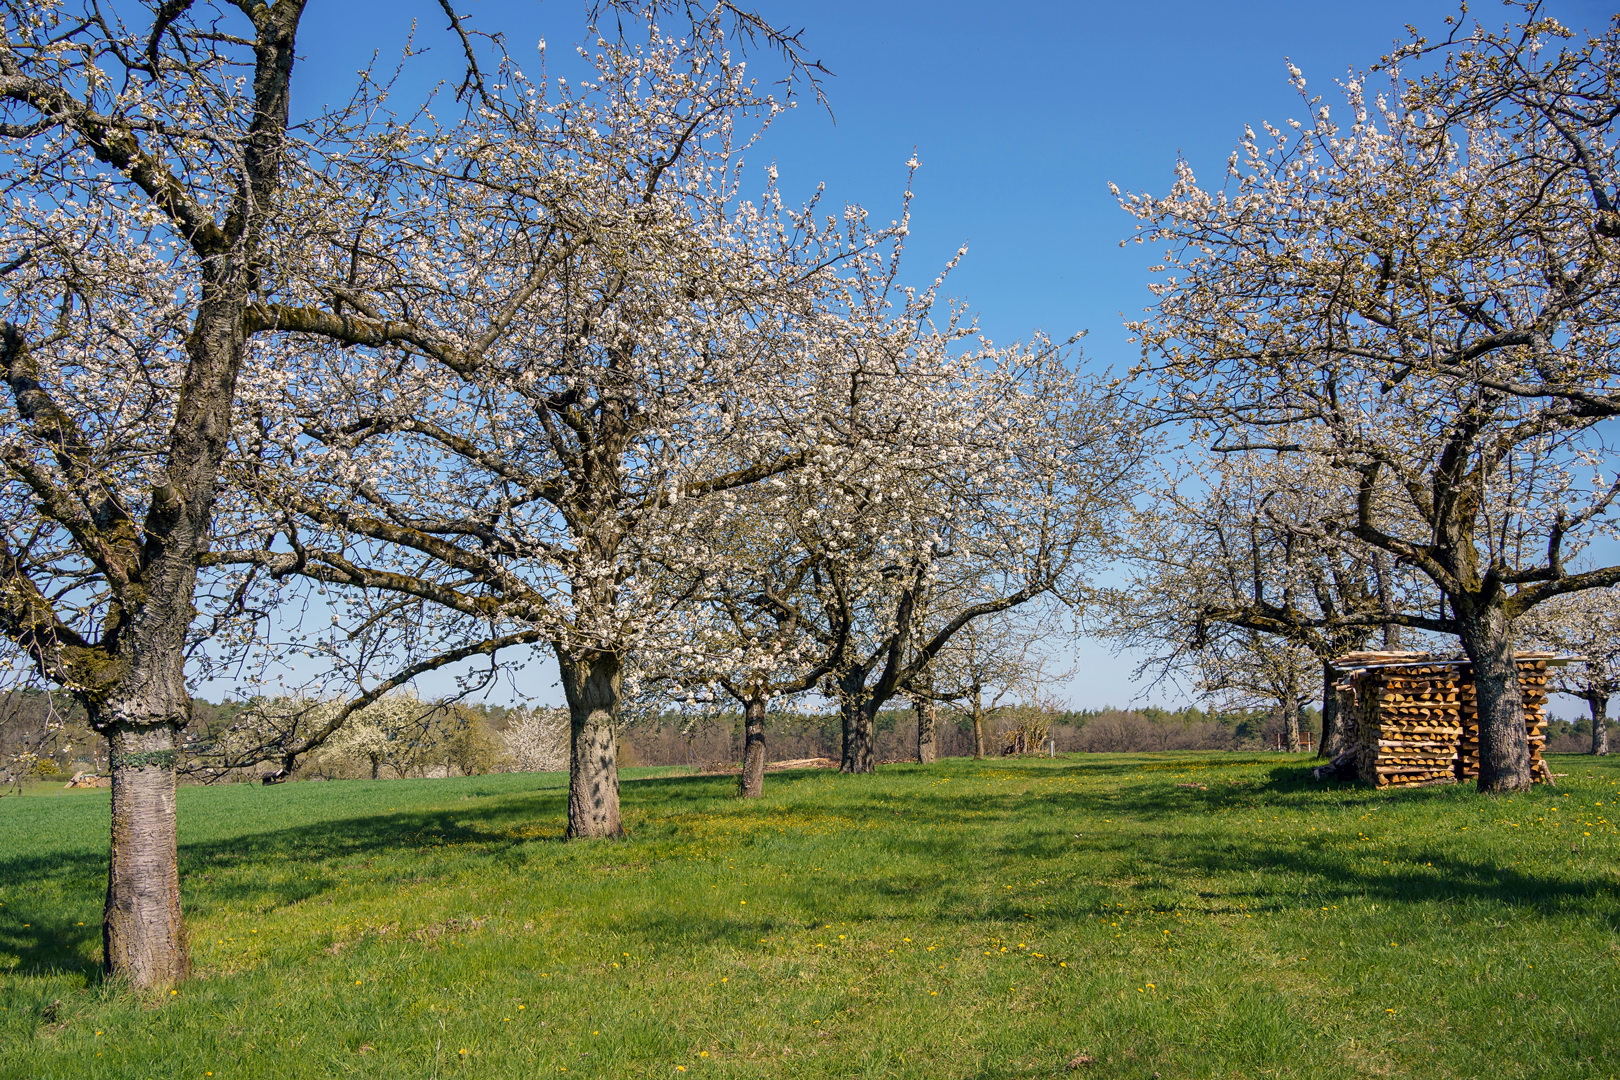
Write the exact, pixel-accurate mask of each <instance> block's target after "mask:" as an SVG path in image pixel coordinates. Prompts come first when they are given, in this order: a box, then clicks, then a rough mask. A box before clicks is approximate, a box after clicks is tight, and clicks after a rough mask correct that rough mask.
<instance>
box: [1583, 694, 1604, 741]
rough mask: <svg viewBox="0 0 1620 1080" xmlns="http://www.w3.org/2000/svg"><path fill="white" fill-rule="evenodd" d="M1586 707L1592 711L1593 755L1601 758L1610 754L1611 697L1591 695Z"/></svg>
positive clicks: (1587, 699)
mask: <svg viewBox="0 0 1620 1080" xmlns="http://www.w3.org/2000/svg"><path fill="white" fill-rule="evenodd" d="M1586 706H1587V708H1589V709H1590V710H1591V711H1592V753H1594V754H1597V755H1599V756H1604V755H1607V754H1608V752H1609V696H1608V695H1607V694H1589V695H1587V698H1586Z"/></svg>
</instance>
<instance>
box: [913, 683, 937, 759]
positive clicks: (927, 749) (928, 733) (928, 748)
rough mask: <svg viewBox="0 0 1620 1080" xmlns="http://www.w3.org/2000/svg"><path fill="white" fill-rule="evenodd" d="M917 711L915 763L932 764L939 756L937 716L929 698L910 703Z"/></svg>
mask: <svg viewBox="0 0 1620 1080" xmlns="http://www.w3.org/2000/svg"><path fill="white" fill-rule="evenodd" d="M911 707H912V708H913V709H915V710H916V712H917V764H919V765H932V764H933V763H934V762H935V761H936V760H938V758H939V718H938V714H937V711H936V709H935V707H934V703H933V701H932V700H930V699H929V698H917V699H916V700H915V701H913V702H912V703H911Z"/></svg>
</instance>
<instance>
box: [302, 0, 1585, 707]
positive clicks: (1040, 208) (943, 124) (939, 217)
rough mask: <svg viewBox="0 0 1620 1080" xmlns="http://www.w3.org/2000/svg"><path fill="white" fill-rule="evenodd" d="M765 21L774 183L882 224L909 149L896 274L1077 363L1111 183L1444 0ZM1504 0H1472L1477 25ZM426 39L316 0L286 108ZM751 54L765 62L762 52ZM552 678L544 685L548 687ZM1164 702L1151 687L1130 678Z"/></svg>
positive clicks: (1288, 94) (1115, 319) (522, 39)
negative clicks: (292, 99) (822, 95)
mask: <svg viewBox="0 0 1620 1080" xmlns="http://www.w3.org/2000/svg"><path fill="white" fill-rule="evenodd" d="M756 4H757V8H758V10H760V11H761V12H762V13H763V14H764V15H765V16H766V17H768V18H770V19H771V20H772V21H774V22H776V23H777V24H779V25H782V24H785V25H789V26H792V27H793V28H795V29H797V28H803V41H804V43H805V46H806V49H807V52H808V54H809V55H810V56H812V57H814V58H816V59H819V60H821V61H822V62H824V63H825V65H826V66H827V67H828V68H829V69H830V70H831V71H832V72H833V73H834V74H833V75H832V76H831V77H829V78H828V79H827V80H826V82H825V90H826V94H827V96H828V99H829V102H830V105H831V115H830V116H829V114H828V111H827V110H825V109H822V108H820V107H818V106H816V105H815V104H814V103H812V102H804V103H802V104H801V105H800V107H799V108H798V109H796V110H795V111H794V112H792V113H791V114H789V115H788V116H787V117H786V118H785V119H783V120H782V121H780V122H779V123H778V125H777V127H776V128H775V129H774V130H773V131H772V132H771V133H770V135H769V136H768V137H767V139H766V140H765V142H764V143H762V144H761V146H760V147H759V148H758V149H757V150H756V151H755V153H754V155H753V160H754V163H755V164H757V165H758V166H759V168H761V169H763V168H764V166H765V165H766V164H768V163H770V162H772V161H774V162H775V163H776V164H777V166H778V168H779V170H780V172H781V178H782V184H783V187H784V189H785V190H786V191H787V192H788V193H789V194H800V195H808V194H809V193H810V192H811V191H812V190H813V188H814V187H815V185H816V184H818V183H825V184H826V185H827V192H828V196H827V197H828V199H829V200H830V201H831V203H832V204H833V205H839V204H842V203H845V202H858V203H861V204H864V205H866V206H867V207H868V208H870V209H871V210H872V211H873V212H874V214H876V215H878V216H879V217H881V218H883V219H887V218H890V217H892V216H894V214H895V213H896V212H897V211H898V207H899V197H900V193H901V191H902V188H903V185H904V183H905V171H906V170H905V162H906V160H907V159H908V158H909V157H911V156H912V153H913V152H914V151H915V152H916V154H917V155H918V157H919V158H920V159H921V162H922V168H921V170H920V171H919V173H918V175H917V180H916V192H917V195H916V199H915V202H914V204H913V222H912V224H913V229H912V238H911V242H910V248H909V253H908V254H909V260H910V270H911V274H912V276H913V277H914V278H915V279H916V280H918V281H919V282H921V281H925V280H927V279H928V278H930V277H931V276H932V275H933V273H934V272H935V271H937V269H938V268H939V267H940V266H941V265H942V264H943V263H944V262H945V261H946V260H947V259H949V258H950V256H951V255H952V254H953V253H954V252H955V250H956V248H957V246H958V245H959V244H962V243H967V244H968V245H969V253H968V257H967V259H966V261H965V262H964V263H963V265H962V266H961V268H960V269H959V270H958V271H957V272H956V274H955V275H953V277H952V284H951V288H950V291H951V292H952V293H953V294H955V295H957V296H960V297H963V298H965V299H966V300H967V301H968V302H969V304H970V306H971V307H972V309H974V310H975V311H977V312H978V313H979V316H980V322H981V325H982V326H983V327H984V328H985V330H986V331H987V332H988V333H989V334H990V335H991V336H992V337H994V338H995V339H996V340H998V341H1008V340H1012V339H1014V338H1020V337H1024V336H1027V335H1028V334H1029V333H1030V331H1031V330H1034V329H1040V330H1044V331H1046V332H1047V333H1049V334H1051V335H1052V336H1053V337H1058V338H1062V337H1067V336H1068V335H1070V334H1073V333H1076V332H1079V331H1082V330H1083V331H1087V332H1088V337H1087V339H1086V346H1085V348H1086V354H1087V362H1088V363H1090V364H1093V365H1096V366H1098V367H1107V366H1113V367H1123V366H1126V365H1128V364H1129V363H1130V362H1131V360H1132V359H1133V353H1132V351H1131V347H1130V346H1129V345H1128V344H1127V342H1126V335H1125V333H1124V331H1123V329H1122V327H1121V321H1122V313H1123V314H1124V315H1125V316H1135V315H1137V314H1139V313H1140V312H1141V310H1142V308H1143V307H1144V306H1145V305H1146V303H1147V302H1148V299H1149V297H1148V292H1147V289H1146V283H1147V281H1148V274H1147V272H1146V267H1147V266H1148V265H1149V264H1150V263H1152V262H1153V261H1154V258H1153V256H1154V254H1155V253H1154V252H1153V251H1151V250H1150V249H1149V248H1147V247H1138V246H1136V245H1131V246H1128V247H1126V248H1123V249H1122V248H1121V247H1120V246H1119V241H1120V240H1121V239H1123V238H1124V237H1126V236H1128V235H1129V234H1130V231H1131V227H1132V221H1131V219H1130V218H1128V217H1127V216H1126V215H1125V214H1124V213H1123V212H1122V211H1121V210H1120V209H1119V208H1118V205H1117V203H1116V201H1115V200H1114V198H1113V196H1111V195H1110V194H1109V190H1108V183H1109V182H1110V181H1112V182H1114V183H1116V184H1118V185H1119V186H1120V187H1121V188H1125V189H1129V190H1149V191H1155V192H1159V191H1163V190H1164V189H1165V188H1167V187H1168V186H1169V183H1170V179H1171V170H1172V168H1173V166H1174V164H1175V160H1176V157H1177V155H1178V153H1179V154H1183V155H1185V156H1186V157H1187V158H1188V159H1189V160H1190V161H1191V163H1192V165H1193V167H1194V169H1195V170H1196V171H1197V172H1198V173H1199V175H1200V176H1202V177H1205V178H1206V179H1209V180H1216V179H1218V178H1219V176H1220V173H1221V171H1222V169H1223V168H1224V163H1225V160H1226V156H1227V154H1228V153H1229V152H1230V150H1231V148H1232V146H1233V145H1234V144H1235V143H1236V141H1237V140H1238V138H1239V136H1240V134H1241V132H1242V130H1243V126H1244V125H1245V124H1246V123H1249V124H1255V125H1256V126H1258V124H1259V122H1260V121H1261V120H1270V121H1272V122H1274V123H1280V122H1281V121H1283V120H1286V119H1287V118H1289V117H1290V116H1296V115H1299V114H1300V113H1301V112H1302V110H1301V108H1300V104H1299V99H1298V97H1297V96H1296V95H1295V94H1294V92H1293V90H1292V89H1291V88H1290V87H1289V85H1288V82H1287V73H1286V69H1285V58H1287V59H1291V60H1292V61H1293V62H1294V63H1295V64H1296V65H1298V66H1299V67H1300V68H1301V69H1303V70H1304V72H1305V76H1306V78H1307V79H1308V80H1309V82H1310V83H1311V84H1312V87H1313V89H1314V90H1317V91H1320V92H1322V93H1325V94H1331V82H1332V80H1334V79H1336V78H1341V77H1343V76H1344V75H1345V74H1346V72H1347V71H1348V70H1350V69H1351V68H1361V67H1365V66H1366V65H1368V64H1370V63H1373V62H1375V61H1376V60H1377V58H1378V57H1379V56H1380V55H1382V54H1383V53H1385V52H1387V51H1388V50H1389V48H1390V46H1391V44H1392V43H1393V42H1394V41H1395V40H1396V39H1397V38H1403V37H1404V28H1405V27H1406V25H1407V24H1409V23H1410V24H1413V25H1415V26H1417V27H1418V28H1419V29H1420V30H1421V31H1423V32H1425V33H1428V34H1430V35H1431V36H1432V35H1435V34H1437V33H1444V25H1443V20H1444V18H1445V17H1446V16H1447V15H1448V14H1455V13H1456V12H1457V10H1458V6H1457V4H1455V3H1445V2H1437V0H1406V2H1400V3H1397V2H1391V0H1357V2H1344V0H1318V2H1316V3H1311V4H1300V3H1286V2H1281V0H1263V2H1249V3H1221V4H1217V3H1208V2H1197V0H1174V2H1140V0H1139V2H1137V3H1129V4H1118V3H1108V4H1103V3H1094V2H1089V0H1083V2H1074V3H1051V2H1042V0H1000V2H997V3H982V2H961V0H943V2H940V0H936V2H935V3H932V4H929V5H927V6H926V11H922V12H920V11H919V8H918V6H917V5H912V4H901V3H895V2H890V0H822V2H818V3H809V2H806V0H756ZM583 7H584V6H583V5H582V4H579V3H571V2H569V0H548V2H546V3H534V2H527V3H524V2H517V0H474V2H466V0H462V2H461V6H460V10H462V11H463V12H465V13H467V14H469V15H470V16H471V20H470V22H471V23H472V24H473V25H476V26H478V27H479V28H480V29H483V30H486V31H499V32H501V33H503V34H504V35H505V37H506V39H507V43H508V47H509V48H510V50H511V51H512V53H513V55H514V56H516V57H517V58H518V59H519V60H520V61H527V60H528V59H530V58H532V57H533V56H534V51H533V46H534V43H535V42H536V41H537V40H538V39H540V38H541V37H544V38H545V39H546V40H547V42H548V43H549V45H550V47H551V51H552V54H553V55H554V56H555V55H559V54H561V53H563V52H564V51H565V47H566V46H568V45H570V44H572V43H573V42H574V41H576V40H579V39H580V37H581V36H582V30H583V14H582V12H583ZM1514 10H1515V9H1512V8H1508V7H1504V6H1498V5H1496V4H1490V3H1483V2H1481V3H1478V4H1477V5H1476V6H1475V14H1476V15H1477V16H1478V17H1480V18H1481V19H1482V20H1484V21H1486V22H1488V23H1502V22H1506V21H1508V19H1509V18H1510V17H1511V15H1512V14H1513V12H1514ZM1610 10H1611V9H1610V6H1609V5H1607V4H1602V3H1597V2H1592V0H1560V2H1557V3H1553V4H1550V5H1549V7H1548V11H1549V13H1551V14H1553V15H1555V16H1556V17H1558V18H1560V19H1561V20H1562V21H1564V22H1565V23H1567V24H1570V25H1572V26H1575V27H1577V28H1581V27H1597V26H1599V25H1601V24H1602V23H1604V22H1606V21H1607V19H1608V16H1609V14H1610ZM413 17H415V18H417V19H419V20H420V25H419V27H418V30H417V39H416V40H417V44H418V46H421V45H429V46H431V49H432V51H431V52H430V53H429V54H428V56H427V57H425V58H423V60H424V62H423V64H422V65H421V67H422V70H423V71H424V73H425V71H427V70H432V69H434V68H437V69H439V70H440V71H441V72H442V74H443V75H444V76H445V77H452V76H453V75H454V70H453V65H454V64H455V62H456V60H457V57H458V54H459V53H458V46H457V45H456V44H455V42H454V41H453V40H452V39H451V38H450V37H449V35H447V34H445V33H444V32H443V26H444V22H445V20H444V16H443V15H442V14H441V13H440V11H439V9H438V6H437V4H436V3H434V2H433V0H403V2H398V3H381V2H376V0H364V2H351V3H345V4H322V3H319V2H317V3H313V4H311V5H310V10H309V13H308V16H307V17H306V20H305V24H304V28H303V31H302V34H301V40H302V46H303V47H302V50H301V51H302V52H303V54H304V55H303V57H302V59H301V65H302V67H301V70H300V71H299V72H298V81H299V86H300V94H301V97H300V99H299V104H300V105H301V107H304V108H307V107H309V106H310V105H312V104H314V103H315V102H318V101H320V100H323V99H332V98H336V97H338V96H340V95H346V94H347V89H348V87H349V86H350V85H351V82H352V73H353V71H354V70H355V69H356V68H357V67H358V66H360V65H361V64H363V63H364V62H365V60H366V59H367V57H368V56H369V54H370V53H371V51H372V50H373V49H375V50H377V51H378V52H379V53H380V54H381V57H382V58H383V59H384V61H385V62H391V60H392V58H393V57H395V56H397V55H398V52H399V49H400V47H401V46H402V44H403V42H404V39H405V33H406V31H407V30H408V28H409V25H410V19H411V18H413ZM758 64H759V67H760V68H761V69H762V70H768V69H770V68H771V66H772V61H771V59H770V58H769V57H767V56H764V55H761V56H760V57H758ZM1078 656H1079V661H1080V669H1079V673H1078V674H1077V676H1076V677H1075V678H1074V679H1073V680H1072V681H1071V683H1070V686H1069V688H1068V690H1069V693H1068V696H1069V697H1070V698H1071V700H1072V701H1073V703H1074V704H1075V705H1076V706H1078V707H1096V706H1102V705H1106V704H1115V705H1122V704H1125V703H1127V702H1129V701H1132V700H1137V699H1139V698H1141V697H1142V696H1143V694H1144V691H1143V690H1142V689H1141V688H1139V687H1136V686H1133V685H1132V684H1131V683H1130V681H1129V672H1130V668H1131V667H1132V666H1133V665H1132V663H1131V661H1130V660H1129V658H1126V659H1124V660H1121V659H1116V658H1112V657H1110V656H1109V654H1108V653H1107V651H1106V650H1105V649H1102V648H1101V647H1099V646H1097V645H1095V644H1093V643H1089V642H1081V643H1080V644H1079V650H1078ZM555 693H556V692H555V691H550V692H549V694H547V695H546V696H551V695H554V694H555ZM1146 697H1147V698H1148V699H1151V700H1155V701H1171V700H1176V699H1177V695H1175V694H1174V693H1173V692H1169V691H1167V690H1165V689H1163V688H1161V689H1159V690H1156V691H1151V692H1147V693H1146Z"/></svg>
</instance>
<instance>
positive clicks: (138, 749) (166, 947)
mask: <svg viewBox="0 0 1620 1080" xmlns="http://www.w3.org/2000/svg"><path fill="white" fill-rule="evenodd" d="M104 731H105V733H106V736H107V745H108V751H109V752H108V759H109V767H110V769H111V771H112V851H111V860H110V864H109V866H108V871H107V903H106V906H105V908H104V909H103V911H102V916H101V940H102V947H103V953H102V963H103V966H104V968H105V969H106V971H107V974H109V975H112V976H116V977H118V978H122V979H124V980H126V981H127V982H128V983H129V984H130V985H131V986H133V987H135V988H137V989H141V990H150V989H159V988H162V987H165V986H170V985H172V984H174V983H177V982H179V981H181V980H182V979H184V978H185V977H186V976H187V975H188V974H190V972H191V957H190V955H189V953H188V952H187V949H186V928H185V923H184V922H183V921H182V919H181V914H180V869H179V853H178V847H177V843H176V834H175V813H174V796H175V785H174V767H175V762H176V753H177V751H176V747H177V744H178V741H179V740H178V738H177V735H178V733H179V731H180V723H179V721H178V720H171V721H169V722H166V723H157V724H150V723H145V724H143V723H133V722H130V721H128V720H122V719H112V720H110V722H108V723H107V724H106V726H105V728H104Z"/></svg>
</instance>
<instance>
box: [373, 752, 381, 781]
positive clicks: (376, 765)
mask: <svg viewBox="0 0 1620 1080" xmlns="http://www.w3.org/2000/svg"><path fill="white" fill-rule="evenodd" d="M370 757H371V778H372V779H373V780H376V779H377V778H378V774H379V773H381V772H382V758H380V757H378V756H377V755H376V754H371V755H370Z"/></svg>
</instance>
